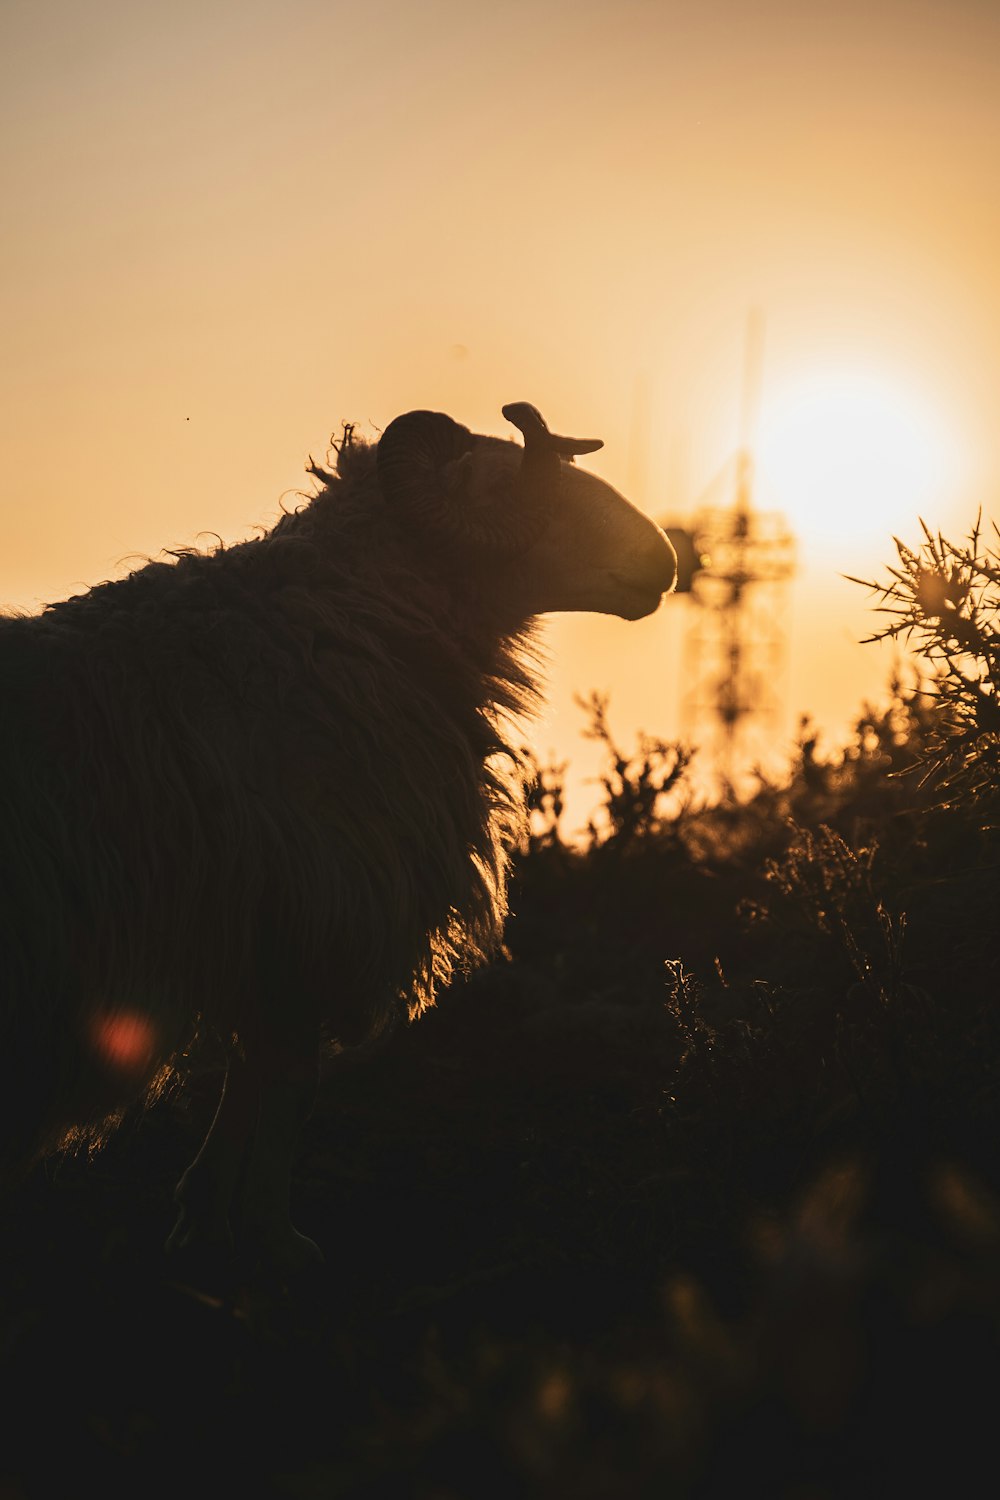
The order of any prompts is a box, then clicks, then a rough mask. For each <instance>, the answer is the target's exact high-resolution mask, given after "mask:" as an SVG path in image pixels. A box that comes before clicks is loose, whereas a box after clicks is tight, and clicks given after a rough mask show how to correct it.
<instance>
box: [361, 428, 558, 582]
mask: <svg viewBox="0 0 1000 1500" xmlns="http://www.w3.org/2000/svg"><path fill="white" fill-rule="evenodd" d="M475 442H476V439H475V437H474V436H473V434H472V433H471V432H470V431H469V429H468V428H467V427H463V426H461V424H460V423H458V422H454V421H452V419H451V417H448V416H445V415H444V413H443V412H439V411H408V412H405V413H404V414H403V416H401V417H396V418H395V419H394V420H393V421H392V422H390V423H389V425H388V427H387V428H386V429H385V431H384V432H383V434H382V436H381V438H380V439H379V444H378V458H377V463H378V481H379V488H380V489H381V491H382V494H383V497H384V498H385V500H386V502H387V504H389V505H391V506H392V507H393V509H394V510H395V511H396V512H397V514H399V515H400V516H402V517H404V518H405V519H406V521H407V522H408V523H409V524H411V525H413V526H414V527H416V528H418V529H419V530H421V531H424V532H427V533H429V534H430V535H432V536H435V537H437V538H438V540H439V541H445V542H452V543H457V544H458V545H459V546H461V547H463V548H465V549H467V550H470V551H471V552H473V553H477V552H478V553H491V554H492V555H493V556H495V557H503V556H505V555H508V554H511V553H514V552H517V551H521V550H523V548H524V546H525V545H526V544H527V542H528V541H529V540H530V538H531V535H533V533H534V531H535V529H536V527H537V520H536V519H535V517H534V516H533V515H527V516H521V517H519V516H518V514H517V510H518V509H519V508H517V507H515V510H514V512H513V513H512V512H511V510H510V509H509V508H506V507H503V506H499V505H494V504H477V503H475V498H474V497H473V496H471V495H470V494H469V493H467V491H468V486H469V479H470V471H469V469H468V467H467V466H464V465H461V464H460V463H459V462H458V460H460V459H464V458H466V457H467V455H468V454H470V453H471V452H472V449H473V447H474V446H475Z"/></svg>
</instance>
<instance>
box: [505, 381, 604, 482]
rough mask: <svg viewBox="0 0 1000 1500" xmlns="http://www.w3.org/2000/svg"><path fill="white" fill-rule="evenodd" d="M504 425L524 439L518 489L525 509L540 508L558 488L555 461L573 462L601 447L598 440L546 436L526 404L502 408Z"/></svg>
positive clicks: (535, 413) (537, 415) (534, 408)
mask: <svg viewBox="0 0 1000 1500" xmlns="http://www.w3.org/2000/svg"><path fill="white" fill-rule="evenodd" d="M503 414H504V416H505V417H506V418H507V421H508V422H513V424H514V426H515V427H516V428H517V429H518V431H519V432H521V433H522V434H523V437H524V456H523V457H522V459H521V472H520V476H519V487H520V492H521V495H522V497H523V499H524V501H525V503H526V504H527V505H540V504H543V503H544V501H545V500H546V498H547V497H548V496H550V495H551V494H552V493H553V492H554V491H555V489H556V488H557V486H558V484H559V460H560V459H567V460H568V461H569V462H570V463H572V462H573V458H574V455H575V454H577V453H595V452H596V451H597V449H598V448H603V447H604V444H603V443H602V441H601V439H600V438H568V437H559V436H558V434H557V433H554V432H550V431H549V429H548V424H547V423H546V421H545V418H544V417H543V416H542V414H541V412H540V411H539V410H538V407H537V406H532V405H531V403H530V402H529V401H511V402H508V404H507V405H506V406H505V407H504V408H503Z"/></svg>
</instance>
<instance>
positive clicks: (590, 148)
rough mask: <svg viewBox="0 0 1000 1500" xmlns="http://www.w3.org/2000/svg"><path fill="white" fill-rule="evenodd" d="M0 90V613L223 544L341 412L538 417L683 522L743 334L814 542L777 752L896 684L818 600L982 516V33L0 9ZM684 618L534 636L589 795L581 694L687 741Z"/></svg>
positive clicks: (566, 626)
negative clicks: (876, 445) (421, 410)
mask: <svg viewBox="0 0 1000 1500" xmlns="http://www.w3.org/2000/svg"><path fill="white" fill-rule="evenodd" d="M0 72H2V79H0V116H2V122H0V139H2V142H3V147H2V168H0V169H2V179H3V180H2V186H3V201H4V204H5V206H6V210H7V212H6V215H5V220H6V222H5V226H4V234H3V240H2V256H3V263H4V275H3V277H2V278H0V298H2V305H3V326H4V338H3V341H2V350H0V361H2V364H0V370H2V375H0V378H2V383H3V388H2V399H0V423H2V429H0V431H2V438H0V441H2V444H3V450H4V463H5V472H6V480H7V491H6V495H5V501H4V505H5V513H4V520H5V523H6V524H5V529H4V534H5V546H4V551H3V564H2V567H0V600H2V601H3V602H4V603H6V604H10V605H17V606H21V607H33V606H34V605H35V604H36V603H37V602H38V601H39V600H43V599H49V598H55V597H58V596H60V595H62V594H65V593H66V592H68V591H70V590H73V589H76V588H79V587H80V586H81V585H83V584H86V583H89V582H93V581H95V580H97V579H99V578H102V577H106V576H108V575H109V574H112V573H113V572H114V571H115V570H116V569H117V568H118V566H119V563H120V560H121V559H122V558H124V557H125V556H126V555H127V554H129V553H153V552H155V551H156V550H157V549H158V548H159V547H161V546H163V545H175V544H177V543H181V542H186V541H190V540H191V539H192V538H194V537H195V535H196V534H197V533H198V532H199V531H202V530H211V531H214V532H218V533H219V534H220V535H222V536H223V537H224V538H227V539H230V538H235V537H238V536H243V535H246V534H248V532H249V530H250V528H251V527H252V525H253V524H254V523H255V522H259V521H266V520H268V519H269V518H271V517H273V515H274V514H275V512H276V509H277V502H278V497H279V495H280V494H281V493H282V492H284V491H287V490H289V489H292V488H295V487H297V486H298V485H300V484H301V483H302V480H303V475H302V466H303V463H304V461H305V459H306V456H307V455H308V454H309V453H310V452H311V453H314V454H317V455H319V454H320V453H322V452H323V450H324V449H325V446H326V443H327V439H328V435H329V434H330V432H331V431H332V430H334V429H335V428H336V427H337V426H338V425H339V422H340V420H341V418H344V417H346V418H351V419H356V420H359V421H360V422H361V423H362V424H364V423H367V422H371V423H373V424H378V425H380V426H381V425H384V424H385V423H386V422H387V421H388V420H389V419H390V418H391V417H392V416H394V415H396V414H397V413H398V412H400V411H402V410H406V409H408V408H410V407H413V406H430V407H437V408H440V409H443V410H447V411H449V412H451V413H452V415H454V416H455V417H457V418H459V419H460V420H462V421H464V422H467V423H468V424H469V425H471V426H473V427H474V428H478V429H479V430H480V431H502V430H503V428H504V425H505V424H504V423H503V420H502V418H501V416H500V407H501V405H502V404H503V403H504V402H505V401H510V400H514V399H517V400H521V399H525V400H530V401H533V402H534V403H535V404H536V405H538V406H539V407H541V408H542V410H543V411H544V412H545V413H546V415H547V416H548V417H549V419H550V421H551V423H552V425H553V426H557V427H559V428H560V429H562V430H569V431H573V432H580V433H586V434H588V435H589V434H591V433H593V434H594V435H600V436H602V437H603V438H604V439H605V442H606V448H605V449H604V451H603V452H602V453H600V454H599V455H597V456H596V457H595V459H594V460H593V467H594V468H596V469H597V470H598V471H599V472H601V473H602V474H604V475H605V476H606V477H607V478H609V479H610V480H611V481H612V482H614V483H616V484H618V485H619V487H621V488H623V489H627V490H630V491H631V494H632V498H635V499H636V500H638V501H639V503H641V504H642V505H643V506H644V507H645V508H646V509H647V510H649V511H650V512H651V513H653V514H655V515H657V516H663V515H667V514H670V515H673V516H683V515H684V514H685V513H686V512H688V511H690V509H691V507H692V506H693V505H694V503H695V501H696V499H697V497H698V495H699V494H700V493H701V492H702V491H703V489H704V487H705V486H706V485H707V484H708V482H709V481H710V479H711V478H712V476H713V474H715V473H716V472H717V470H718V469H719V467H720V466H721V465H722V463H723V462H724V461H725V459H726V457H727V455H728V454H729V453H730V452H731V450H732V448H733V446H734V445H735V443H736V441H737V437H738V428H739V405H740V378H741V363H742V350H743V339H744V329H745V324H746V318H747V313H748V310H749V309H750V308H751V307H755V306H756V307H760V308H761V309H762V311H763V314H764V318H765V343H764V365H763V388H762V399H761V426H762V429H765V428H767V429H768V430H770V431H771V437H772V442H773V444H774V446H775V451H776V453H777V455H778V458H777V459H776V464H777V469H778V470H780V473H781V476H782V485H783V488H782V489H781V493H780V494H774V493H766V492H764V491H763V489H762V492H760V493H759V494H758V499H759V501H760V503H761V504H762V505H764V504H781V505H782V506H783V507H784V508H785V509H786V512H787V514H788V517H789V520H790V521H791V523H792V524H793V526H794V527H795V529H796V531H797V532H798V534H799V537H800V560H801V568H800V575H799V578H798V580H797V582H796V584H795V586H794V591H793V603H792V616H791V619H792V629H791V639H790V658H789V692H788V696H787V714H786V722H785V724H784V726H782V727H781V728H780V729H779V731H778V735H777V738H778V740H779V741H780V742H784V740H786V739H787V737H788V735H789V734H790V733H791V728H792V725H793V723H794V719H795V715H796V714H797V712H798V711H799V710H800V709H809V710H812V711H813V712H814V713H815V714H816V715H817V716H818V718H819V719H820V721H821V722H822V723H824V724H827V725H828V726H830V729H831V734H835V733H836V732H839V730H840V727H841V726H842V725H843V723H844V722H845V721H846V720H847V719H848V718H849V717H850V714H851V712H852V711H853V709H854V708H855V707H856V706H857V705H859V703H860V700H861V699H862V698H863V697H864V696H865V695H869V696H870V695H872V694H876V693H877V692H878V691H879V688H880V685H881V683H882V682H883V681H884V678H885V675H886V671H887V669H888V660H887V658H886V657H885V655H884V654H881V653H879V652H878V651H876V650H874V649H873V648H871V647H868V648H865V649H862V648H860V647H858V646H857V645H856V644H855V642H856V640H857V637H858V636H859V635H861V634H863V633H864V632H865V631H866V629H867V628H868V616H867V614H866V610H865V605H864V599H863V596H862V595H861V593H860V591H859V590H857V589H853V588H851V587H850V586H849V585H847V584H845V583H842V582H841V581H839V578H838V574H839V572H840V571H842V570H848V571H852V572H862V573H867V572H871V571H873V570H876V569H877V568H878V567H879V565H880V563H881V562H882V561H889V560H890V558H891V543H890V541H889V537H890V534H891V533H892V532H893V531H900V530H901V531H902V532H903V533H904V534H905V535H907V536H909V537H911V538H914V539H915V538H916V534H917V527H916V517H917V514H918V513H920V514H924V515H925V516H926V517H927V519H928V520H929V521H931V522H932V523H933V524H936V525H940V526H942V527H943V528H945V529H946V530H947V529H948V528H950V529H951V530H952V531H956V532H957V531H961V530H962V528H964V527H965V526H966V524H967V523H968V522H969V521H971V519H972V518H973V516H974V513H975V509H976V507H977V506H978V505H979V504H982V505H983V507H984V509H985V510H986V511H987V513H989V512H990V511H991V509H992V511H993V513H994V514H996V513H997V510H998V507H997V504H996V496H997V494H998V480H1000V436H998V430H997V423H996V421H995V418H994V393H995V392H996V391H997V389H1000V379H998V376H1000V368H998V367H1000V285H998V281H1000V278H998V276H997V272H996V264H997V256H998V246H1000V193H998V185H1000V7H998V6H996V5H995V4H992V3H985V0H984V3H977V4H970V3H962V0H950V3H947V4H945V3H923V4H917V3H915V0H905V3H882V4H878V3H867V4H860V3H853V0H849V3H842V4H840V5H838V6H836V7H832V6H829V5H827V4H822V5H820V4H813V3H810V0H798V3H792V0H772V3H767V0H762V3H756V4H753V5H749V4H746V3H745V0H700V3H693V0H692V3H685V4H680V3H669V0H666V3H664V0H659V3H650V0H632V3H616V4H614V5H611V4H609V3H588V0H577V3H573V4H570V3H555V0H535V3H531V4H527V3H520V0H509V3H507V4H505V5H503V6H497V7H495V8H493V9H491V10H489V11H487V10H485V9H484V8H482V7H480V6H475V5H472V4H470V3H469V0H464V3H457V0H437V3H434V0H431V3H427V4H424V5H422V6H419V7H418V6H413V5H403V4H400V3H385V0H383V3H379V0H373V3H370V4H368V5H366V6H365V7H352V6H347V5H339V4H331V3H328V0H327V3H318V0H315V3H307V0H283V3H281V4H278V3H276V0H240V3H239V4H236V3H228V0H227V3H214V4H207V5H206V4H205V3H204V0H199V3H197V4H194V3H190V0H174V3H172V4H171V5H170V6H163V5H161V4H151V3H144V0H129V3H119V4H115V3H107V0H104V3H102V0H96V3H94V4H91V5H88V6H81V5H78V4H75V3H74V4H70V3H67V0H51V3H49V4H47V5H46V6H39V5H37V4H33V3H31V4H29V3H24V0H8V3H7V4H5V5H4V7H3V8H2V11H0ZM637 382H638V383H639V388H641V390H643V391H644V392H645V398H646V400H647V402H648V408H649V413H650V423H649V438H648V443H647V444H645V445H644V447H643V451H642V452H641V453H640V452H637V449H636V444H635V442H634V441H632V440H631V434H632V431H633V426H634V423H633V416H634V410H635V392H636V389H637ZM824 382H825V384H824ZM831 382H833V383H834V385H837V389H839V391H840V392H841V395H842V396H843V393H844V392H845V391H846V392H847V396H846V398H845V401H846V404H845V401H842V402H841V407H840V408H831V409H830V427H831V433H830V442H829V444H827V443H825V442H824V440H823V434H824V431H825V408H824V407H823V404H822V403H823V400H824V399H826V398H825V397H818V398H817V401H818V406H817V407H816V410H814V411H813V415H812V418H811V421H812V426H811V427H810V426H809V425H808V424H806V425H803V423H802V422H801V421H798V419H797V418H794V416H793V417H792V418H789V416H788V412H789V410H792V411H793V412H794V410H795V409H796V406H795V403H796V399H797V395H796V393H798V394H799V396H801V393H802V392H804V391H815V390H820V391H822V390H826V389H829V388H830V385H831ZM838 383H839V384H838ZM874 388H877V389H878V390H879V391H881V392H882V396H883V397H884V398H885V400H887V401H888V402H889V407H891V411H890V416H891V420H889V418H888V417H887V418H886V421H885V423H884V431H885V432H886V433H890V429H891V434H890V435H891V442H892V443H893V444H895V445H896V448H895V454H894V453H889V454H888V456H885V455H879V454H876V455H875V458H874V459H873V462H875V460H877V462H876V463H875V467H876V468H877V471H878V473H879V474H880V475H881V476H883V485H884V490H885V493H884V494H883V493H881V492H876V493H875V494H874V495H868V494H866V492H865V491H864V483H865V478H864V474H863V473H862V472H861V468H862V466H866V467H869V466H868V457H869V456H871V452H872V450H871V444H872V442H873V441H874V438H873V437H872V435H871V433H869V434H868V437H867V440H866V441H867V443H868V447H867V448H865V447H864V446H863V445H862V447H860V448H859V447H858V441H859V439H860V438H861V437H863V436H864V433H863V431H862V429H863V428H864V427H865V426H866V424H867V425H869V426H870V425H871V423H872V422H873V421H874V422H875V424H876V427H878V412H879V411H881V410H882V409H883V408H881V407H879V406H878V403H877V402H876V404H875V409H874V410H875V416H874V417H873V415H872V406H871V402H870V400H869V396H868V394H866V393H870V391H871V390H872V389H874ZM852 392H854V396H852V394H851V393H852ZM879 399H882V398H879ZM852 401H853V405H852ZM893 402H895V406H893V405H892V403H893ZM866 403H867V404H866ZM800 405H801V402H800ZM886 409H887V410H888V409H889V408H886ZM797 421H798V425H797V426H796V422H797ZM783 423H784V426H783V425H782V424H783ZM817 423H818V426H817ZM908 430H909V431H911V432H912V436H913V442H912V445H911V444H908V443H907V440H906V439H907V431H908ZM932 440H933V441H932ZM886 442H889V437H887V438H886ZM813 443H815V448H816V451H815V452H814V453H813V452H812V451H811V449H812V446H813ZM782 445H784V456H783V458H782ZM900 445H902V449H903V451H902V454H900V452H899V450H900ZM928 445H929V446H928ZM907 453H909V454H910V455H911V458H912V459H913V461H911V462H909V463H908V462H907V458H906V455H907ZM925 453H926V455H927V457H926V459H925V457H924V455H925ZM914 455H915V458H913V456H914ZM883 458H884V460H885V462H884V463H883ZM630 480H631V485H630V484H629V481H630ZM763 485H764V474H763V471H762V473H761V486H762V487H763ZM843 489H847V490H850V491H851V493H852V494H854V496H855V503H854V504H853V505H852V504H845V506H844V508H843V512H842V513H840V512H839V510H838V504H837V496H838V494H839V493H841V492H842V490H843ZM637 491H639V492H637ZM859 497H860V498H859ZM832 513H833V514H832ZM686 609H687V606H686V605H685V604H684V603H683V602H681V601H670V602H668V604H667V605H666V606H665V607H664V610H663V611H661V614H660V615H659V616H658V617H657V618H656V619H654V620H651V621H647V622H643V623H641V624H639V625H625V624H621V623H619V622H616V621H604V620H582V619H581V620H575V621H571V620H561V621H559V622H558V623H557V624H556V625H555V627H554V628H553V629H552V630H551V631H550V638H551V642H552V646H553V652H554V655H555V657H556V660H557V665H556V667H555V668H554V674H553V706H552V709H551V711H550V714H549V717H548V719H547V721H546V722H545V723H544V724H543V725H542V726H541V727H540V729H539V731H538V736H537V738H538V743H539V745H540V747H541V748H542V749H543V750H546V749H548V748H549V746H550V745H551V746H552V748H554V749H555V750H557V752H558V753H559V754H560V755H566V754H570V753H571V754H572V755H573V757H574V760H575V761H576V762H577V763H578V764H579V765H580V766H581V768H582V769H585V768H586V764H587V761H588V757H591V756H592V752H591V751H590V750H589V749H588V748H587V747H584V746H583V745H582V744H581V743H580V742H579V741H578V740H577V737H576V730H577V726H578V724H579V716H578V715H577V714H576V713H575V712H574V711H573V710H572V708H571V707H570V697H571V693H572V691H573V689H579V690H586V689H588V688H589V687H591V686H597V687H602V688H608V689H610V690H611V692H612V721H613V723H614V725H615V726H616V728H618V729H619V730H620V731H621V735H622V737H623V739H628V737H629V735H630V734H631V732H632V729H633V728H634V727H636V726H638V725H639V724H640V723H641V724H643V725H644V726H645V727H646V728H647V729H649V730H650V731H652V732H655V733H658V734H661V735H663V736H667V737H669V736H671V735H673V734H675V733H676V732H677V728H678V698H679V692H680V686H681V685H680V681H679V678H680V660H681V656H680V636H681V634H682V628H683V623H684V620H685V618H686V616H685V611H686Z"/></svg>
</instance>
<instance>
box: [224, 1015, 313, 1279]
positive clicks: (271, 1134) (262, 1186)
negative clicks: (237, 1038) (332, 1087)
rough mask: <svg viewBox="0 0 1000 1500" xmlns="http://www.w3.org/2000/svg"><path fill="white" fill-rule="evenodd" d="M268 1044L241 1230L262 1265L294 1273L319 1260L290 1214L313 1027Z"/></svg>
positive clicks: (309, 1092)
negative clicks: (292, 1183)
mask: <svg viewBox="0 0 1000 1500" xmlns="http://www.w3.org/2000/svg"><path fill="white" fill-rule="evenodd" d="M270 1042H271V1045H270V1046H269V1047H268V1050H267V1056H266V1058H265V1059H262V1067H261V1078H260V1110H259V1113H258V1117H257V1133H256V1135H255V1137H254V1141H253V1146H252V1148H251V1151H250V1155H249V1157H248V1160H247V1171H246V1176H245V1179H244V1183H243V1193H242V1201H241V1216H240V1232H241V1237H242V1238H244V1239H245V1240H246V1241H247V1243H248V1244H249V1245H252V1246H253V1247H254V1249H256V1250H257V1251H258V1253H259V1254H260V1256H261V1259H262V1260H263V1261H264V1263H265V1264H266V1265H268V1266H269V1267H271V1268H272V1269H275V1270H278V1271H283V1272H286V1273H291V1274H294V1273H296V1272H299V1271H303V1270H305V1269H306V1268H307V1267H308V1266H310V1265H315V1264H317V1263H319V1262H321V1261H322V1260H323V1254H322V1251H321V1250H320V1248H319V1246H318V1245H317V1244H316V1243H315V1241H313V1240H311V1239H309V1238H308V1237H307V1236H306V1235H304V1234H300V1233H299V1231H298V1230H297V1229H296V1228H295V1227H294V1226H293V1224H292V1221H291V1215H290V1198H291V1176H292V1165H293V1162H294V1158H295V1148H296V1143H297V1141H298V1136H299V1131H300V1129H301V1127H302V1125H303V1124H304V1123H305V1121H306V1120H307V1119H308V1117H309V1115H310V1114H311V1112H312V1108H313V1105H314V1104H315V1102H316V1091H317V1086H318V1082H319V1042H318V1037H317V1035H316V1032H315V1031H314V1030H310V1031H308V1032H307V1033H306V1034H304V1035H302V1036H299V1037H295V1038H289V1037H285V1038H282V1040H281V1041H280V1042H275V1041H274V1039H273V1038H272V1039H270Z"/></svg>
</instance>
